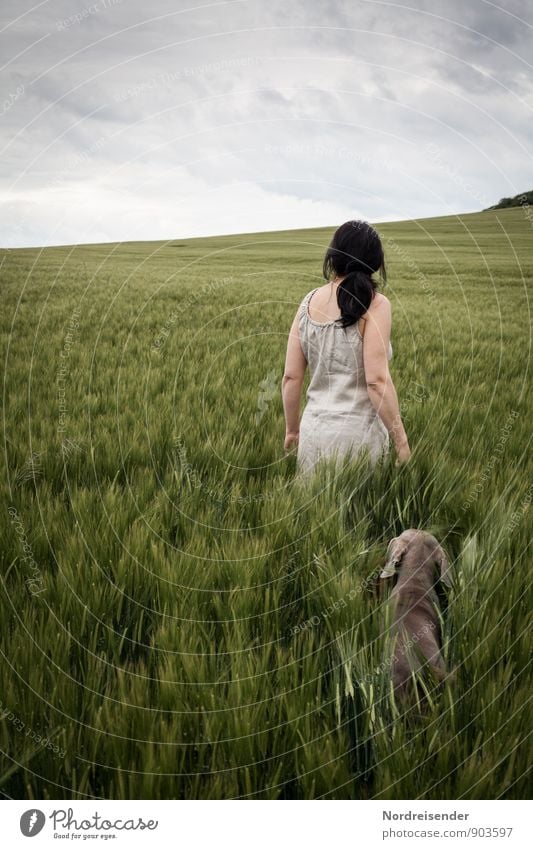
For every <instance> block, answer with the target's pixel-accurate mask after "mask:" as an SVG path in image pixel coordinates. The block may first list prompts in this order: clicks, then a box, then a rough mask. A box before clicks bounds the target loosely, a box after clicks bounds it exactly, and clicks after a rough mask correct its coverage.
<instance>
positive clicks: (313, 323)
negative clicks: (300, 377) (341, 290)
mask: <svg viewBox="0 0 533 849" xmlns="http://www.w3.org/2000/svg"><path fill="white" fill-rule="evenodd" d="M328 288H330V287H328V286H326V287H321V288H317V289H313V290H312V291H311V292H308V293H307V295H306V296H305V297H304V299H303V301H302V302H301V305H300V313H299V322H298V327H299V335H300V344H301V346H302V351H303V353H304V355H305V358H306V360H307V363H308V366H309V374H310V382H309V387H308V390H307V404H306V408H305V410H304V414H303V416H302V423H301V431H300V441H299V447H298V462H299V465H300V467H301V468H308V469H310V468H312V467H313V466H314V464H315V463H316V461H317V460H318V459H319V456H326V455H329V454H331V453H332V452H333V451H334V450H338V451H339V453H340V454H343V455H344V454H346V453H348V452H349V451H350V450H351V449H352V448H360V447H361V446H363V445H367V446H368V448H369V451H370V454H371V456H372V457H373V458H375V457H376V456H377V454H378V453H380V451H381V450H382V449H383V448H384V447H388V433H387V429H386V428H385V426H384V425H383V423H382V422H381V420H380V418H379V416H378V415H377V413H376V410H375V409H374V407H373V405H372V403H371V401H370V398H369V395H368V391H367V386H366V378H365V370H364V363H363V334H362V332H361V329H360V324H361V323H362V322H364V319H359V321H358V322H356V323H355V324H352V325H350V326H348V327H346V328H343V327H342V325H341V324H340V323H339V322H336V321H335V318H336V317H338V315H339V311H338V309H337V310H336V311H335V309H334V307H335V306H336V303H335V301H333V303H331V301H332V300H333V299H331V298H330V299H328V298H327V297H326V295H327V290H328ZM315 293H320V295H321V297H320V298H319V302H318V307H317V310H316V312H314V314H315V316H316V315H318V316H320V318H322V317H324V320H320V321H318V320H317V319H316V318H312V317H311V312H310V301H311V299H312V298H313V296H314V295H315ZM328 315H329V316H332V317H331V318H330V319H329V320H328V319H327V318H326V316H328ZM391 357H392V346H391V345H390V343H389V354H388V358H389V360H390V359H391Z"/></svg>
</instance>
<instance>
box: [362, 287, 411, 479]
mask: <svg viewBox="0 0 533 849" xmlns="http://www.w3.org/2000/svg"><path fill="white" fill-rule="evenodd" d="M391 323H392V318H391V305H390V301H389V300H388V298H386V297H385V296H384V295H381V296H380V298H379V300H376V301H374V302H372V304H371V306H370V308H369V310H368V312H367V319H366V321H365V333H364V337H363V363H364V369H365V379H366V386H367V391H368V396H369V398H370V400H371V402H372V405H373V407H374V409H375V410H376V412H377V413H378V415H379V417H380V418H381V421H382V422H383V424H384V425H385V427H386V428H387V430H388V432H389V435H390V437H391V439H392V441H393V442H394V446H395V448H396V454H397V457H398V461H399V462H400V463H402V462H404V461H405V460H408V459H409V456H410V454H411V451H410V448H409V442H408V439H407V434H406V433H405V428H404V426H403V422H402V417H401V415H400V408H399V405H398V396H397V395H396V389H395V387H394V383H393V382H392V378H391V376H390V372H389V358H388V352H389V340H390V331H391Z"/></svg>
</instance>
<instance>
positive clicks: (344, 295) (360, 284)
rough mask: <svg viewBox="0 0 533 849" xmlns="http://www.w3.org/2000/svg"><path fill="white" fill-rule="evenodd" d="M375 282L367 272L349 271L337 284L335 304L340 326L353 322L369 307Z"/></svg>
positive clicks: (347, 325) (346, 325)
mask: <svg viewBox="0 0 533 849" xmlns="http://www.w3.org/2000/svg"><path fill="white" fill-rule="evenodd" d="M375 290H376V284H375V283H374V281H373V280H372V277H371V276H370V274H369V273H368V272H364V271H349V272H347V275H346V277H345V278H344V280H343V281H342V283H339V285H338V286H337V304H338V307H339V310H340V313H341V317H340V318H338V319H337V321H338V322H339V323H340V325H341V327H349V326H350V325H351V324H355V323H356V322H357V321H359V319H360V318H361V316H362V315H364V314H365V312H366V311H367V309H368V308H369V306H370V304H371V302H372V298H373V297H374V292H375Z"/></svg>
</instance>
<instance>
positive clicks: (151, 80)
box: [0, 0, 533, 246]
mask: <svg viewBox="0 0 533 849" xmlns="http://www.w3.org/2000/svg"><path fill="white" fill-rule="evenodd" d="M0 14H1V18H0V29H1V30H2V32H1V35H0V38H1V42H0V43H1V46H2V54H1V55H2V71H1V73H2V96H1V103H0V135H1V139H0V146H1V149H2V155H1V157H0V181H1V200H0V225H1V235H0V245H2V246H25V245H48V244H67V243H77V242H81V243H83V242H101V241H117V240H129V239H174V238H182V237H190V236H202V235H212V234H219V233H242V232H253V231H263V230H276V229H287V228H300V227H315V226H337V225H338V224H340V223H342V222H343V221H345V220H347V219H349V218H365V219H368V220H370V221H375V222H378V221H384V220H396V219H403V218H413V217H425V216H433V215H445V214H450V213H456V212H468V211H475V210H478V209H481V208H483V207H486V206H489V205H490V204H492V203H495V202H496V201H497V200H498V199H499V198H500V197H502V196H503V195H511V194H517V193H518V192H521V191H523V190H526V189H531V188H533V177H532V172H533V169H532V133H531V127H532V126H533V122H532V114H531V113H532V108H533V72H532V66H531V64H530V61H533V59H532V57H533V50H532V45H533V7H532V4H531V3H530V2H528V0H507V1H506V2H505V8H503V6H502V7H501V8H500V7H499V6H498V4H496V3H492V2H487V0H470V2H468V3H467V2H464V0H401V2H385V0H340V1H339V0H229V2H213V3H201V2H198V0H189V2H187V0H152V2H150V3H147V2H140V0H95V2H93V3H91V2H85V0H81V2H78V1H77V0H74V2H66V0H50V2H46V0H44V2H40V3H31V2H28V0H2V6H1V13H0ZM528 60H529V61H528Z"/></svg>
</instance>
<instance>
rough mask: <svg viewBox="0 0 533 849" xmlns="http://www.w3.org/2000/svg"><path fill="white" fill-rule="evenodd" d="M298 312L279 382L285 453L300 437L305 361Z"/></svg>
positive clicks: (291, 330) (296, 443)
mask: <svg viewBox="0 0 533 849" xmlns="http://www.w3.org/2000/svg"><path fill="white" fill-rule="evenodd" d="M299 317H300V310H299V309H298V312H297V313H296V315H295V316H294V320H293V322H292V325H291V329H290V331H289V341H288V342H287V355H286V357H285V371H284V373H283V380H282V382H281V395H282V398H283V409H284V412H285V451H289V449H290V448H291V447H292V446H296V445H298V438H299V435H300V397H301V394H302V385H303V382H304V375H305V369H306V367H307V360H306V359H305V355H304V352H303V351H302V346H301V344H300V333H299V329H298V325H299Z"/></svg>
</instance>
